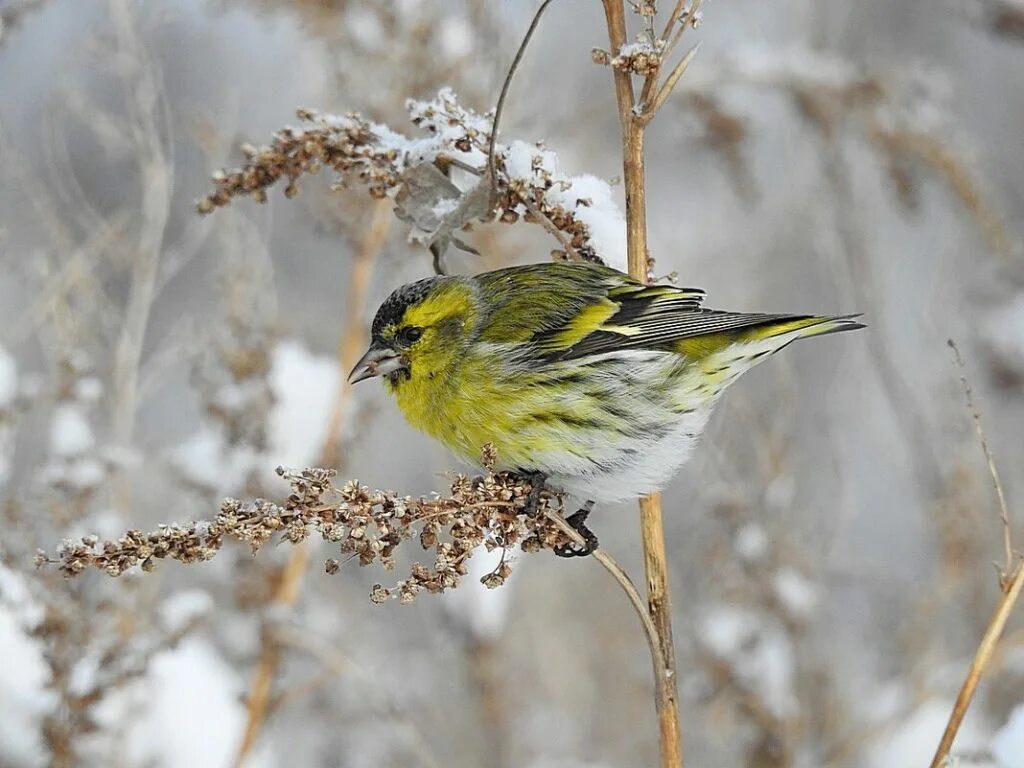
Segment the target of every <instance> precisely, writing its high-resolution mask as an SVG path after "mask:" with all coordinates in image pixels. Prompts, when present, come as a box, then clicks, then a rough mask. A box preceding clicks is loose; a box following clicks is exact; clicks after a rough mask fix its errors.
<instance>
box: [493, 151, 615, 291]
mask: <svg viewBox="0 0 1024 768" xmlns="http://www.w3.org/2000/svg"><path fill="white" fill-rule="evenodd" d="M505 167H506V170H507V172H508V174H509V177H510V178H513V179H521V180H523V181H524V182H526V183H527V184H529V185H530V186H533V187H545V186H547V179H546V177H550V181H551V182H552V184H551V186H550V187H549V188H548V189H547V190H546V191H545V192H544V198H545V200H546V201H547V203H549V204H550V205H552V206H555V205H559V206H561V207H562V208H564V209H565V210H566V211H568V212H569V213H571V214H572V215H573V216H574V217H575V218H576V219H578V220H579V221H581V222H583V224H585V225H586V227H587V231H588V234H589V237H590V242H591V244H592V245H593V247H594V251H596V252H597V255H598V256H600V257H601V259H602V260H603V261H604V262H605V263H606V264H607V265H608V266H610V267H614V268H615V269H618V270H621V271H623V272H625V271H626V219H625V216H623V214H622V209H621V208H619V205H618V203H617V202H616V201H615V198H614V195H613V193H612V188H611V185H610V184H609V183H608V182H607V181H605V180H604V179H600V178H598V177H597V176H592V175H590V174H583V175H580V176H567V175H565V174H563V173H562V172H561V170H560V168H559V164H558V157H557V156H556V155H555V153H554V152H551V151H549V150H545V149H541V148H539V147H537V146H535V145H532V144H528V143H526V142H524V141H513V142H512V143H511V144H510V145H509V147H508V150H507V154H506V158H505Z"/></svg>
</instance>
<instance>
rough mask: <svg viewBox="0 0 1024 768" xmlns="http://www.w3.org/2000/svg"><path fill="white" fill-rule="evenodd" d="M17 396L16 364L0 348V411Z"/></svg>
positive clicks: (0, 347)
mask: <svg viewBox="0 0 1024 768" xmlns="http://www.w3.org/2000/svg"><path fill="white" fill-rule="evenodd" d="M17 396H18V364H17V363H16V362H15V361H14V358H13V357H11V354H10V353H9V352H8V351H7V350H6V349H4V348H3V347H2V346H0V410H2V409H3V408H6V407H7V406H8V405H10V404H11V403H12V402H13V401H14V398H15V397H17Z"/></svg>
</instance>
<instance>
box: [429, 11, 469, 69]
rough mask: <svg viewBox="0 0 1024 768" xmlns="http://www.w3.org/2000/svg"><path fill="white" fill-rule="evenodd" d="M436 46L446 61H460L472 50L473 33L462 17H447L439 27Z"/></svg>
mask: <svg viewBox="0 0 1024 768" xmlns="http://www.w3.org/2000/svg"><path fill="white" fill-rule="evenodd" d="M440 33H441V34H440V35H439V37H438V44H439V45H440V47H441V53H442V54H443V55H444V56H445V57H446V58H448V59H461V58H462V57H463V56H467V55H468V54H469V53H471V52H472V50H473V38H474V32H473V28H472V26H470V24H469V22H468V21H467V20H466V18H465V17H463V16H449V17H448V18H446V19H445V21H444V24H442V25H441V29H440Z"/></svg>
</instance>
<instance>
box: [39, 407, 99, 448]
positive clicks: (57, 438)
mask: <svg viewBox="0 0 1024 768" xmlns="http://www.w3.org/2000/svg"><path fill="white" fill-rule="evenodd" d="M95 444H96V438H95V437H94V436H93V433H92V427H91V426H90V425H89V418H88V416H87V415H86V413H85V410H84V409H83V408H82V406H81V405H79V404H78V403H72V402H64V403H58V405H57V406H56V407H55V408H54V409H53V418H52V420H51V421H50V451H51V452H52V453H53V454H54V455H55V456H63V457H72V456H78V455H81V454H83V453H85V452H86V451H88V450H89V449H90V448H92V447H93V446H94V445H95Z"/></svg>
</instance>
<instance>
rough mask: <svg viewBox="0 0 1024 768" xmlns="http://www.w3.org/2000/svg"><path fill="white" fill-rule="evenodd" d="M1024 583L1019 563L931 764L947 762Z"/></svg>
mask: <svg viewBox="0 0 1024 768" xmlns="http://www.w3.org/2000/svg"><path fill="white" fill-rule="evenodd" d="M1022 587H1024V563H1018V564H1017V567H1016V570H1014V572H1013V575H1012V576H1011V577H1010V580H1009V582H1008V583H1007V586H1006V588H1005V589H1004V591H1003V596H1002V598H1001V599H1000V600H999V604H998V605H997V606H996V610H995V613H994V614H993V615H992V620H991V621H989V623H988V628H987V629H986V630H985V634H984V636H983V637H982V638H981V643H979V645H978V650H977V652H976V653H975V654H974V659H973V660H972V661H971V666H970V668H969V669H968V670H967V678H966V679H965V680H964V684H963V685H962V686H961V688H960V693H959V694H958V695H957V697H956V703H955V704H954V705H953V712H952V713H951V714H950V716H949V722H948V723H947V724H946V730H945V731H944V732H943V734H942V739H941V741H939V748H938V749H937V750H936V751H935V757H934V758H933V759H932V762H931V768H943V766H945V765H946V764H947V761H948V759H949V750H950V749H951V748H952V747H953V740H954V739H955V738H956V734H957V731H958V730H959V729H960V723H961V722H963V719H964V715H965V714H967V709H968V707H970V706H971V699H972V698H973V697H974V691H975V690H976V689H977V687H978V682H979V681H980V680H981V676H982V674H984V672H985V668H986V667H987V666H988V663H989V661H990V660H991V658H992V653H993V652H994V651H995V649H996V645H997V643H998V642H999V637H1000V635H1002V633H1003V628H1004V627H1005V626H1006V621H1007V619H1009V618H1010V613H1011V612H1012V611H1013V607H1014V605H1015V604H1016V603H1017V599H1018V598H1019V597H1020V592H1021V588H1022Z"/></svg>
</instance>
